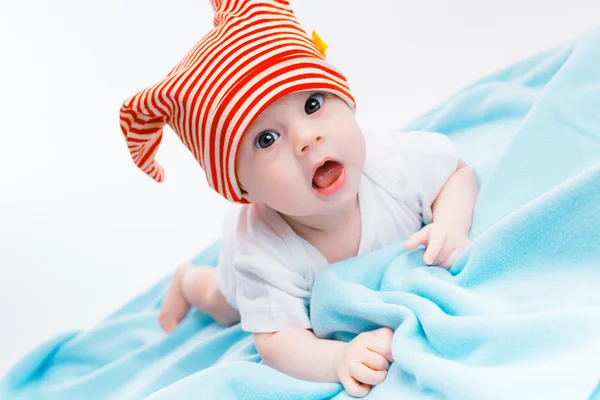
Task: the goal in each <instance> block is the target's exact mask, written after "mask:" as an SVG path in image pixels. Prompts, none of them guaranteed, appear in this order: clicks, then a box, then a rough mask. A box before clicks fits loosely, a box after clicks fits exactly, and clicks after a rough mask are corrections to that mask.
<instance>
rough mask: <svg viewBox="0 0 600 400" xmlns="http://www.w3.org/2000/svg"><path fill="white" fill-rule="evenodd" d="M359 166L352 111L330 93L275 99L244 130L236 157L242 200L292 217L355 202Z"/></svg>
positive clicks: (360, 141)
mask: <svg viewBox="0 0 600 400" xmlns="http://www.w3.org/2000/svg"><path fill="white" fill-rule="evenodd" d="M364 164H365V142H364V137H363V134H362V132H361V130H360V128H359V126H358V124H357V123H356V119H355V118H354V114H353V113H352V111H351V110H350V108H349V107H348V106H347V105H346V103H345V102H344V101H343V100H341V99H340V98H339V97H337V96H335V95H333V94H330V93H315V92H296V93H292V94H289V95H287V96H284V97H282V98H281V99H279V100H277V101H276V102H274V103H273V104H271V105H270V106H269V107H268V108H267V109H266V110H265V111H263V112H262V113H261V114H260V115H259V116H258V118H257V119H256V120H255V121H254V122H253V123H252V125H251V126H250V127H249V128H248V130H247V131H246V133H245V135H244V137H243V139H242V142H241V144H240V147H239V150H238V153H237V155H236V173H237V177H238V180H239V183H240V187H241V188H242V190H243V191H244V192H245V193H244V198H245V199H246V200H248V201H250V202H252V203H255V202H263V203H265V204H266V205H268V206H269V207H271V208H273V209H274V210H276V211H279V212H280V213H283V214H286V215H290V216H296V217H301V216H318V215H331V214H334V213H335V212H338V211H339V209H340V207H346V206H347V205H348V204H349V202H352V201H356V195H357V193H358V186H359V183H360V178H361V175H362V172H363V168H364Z"/></svg>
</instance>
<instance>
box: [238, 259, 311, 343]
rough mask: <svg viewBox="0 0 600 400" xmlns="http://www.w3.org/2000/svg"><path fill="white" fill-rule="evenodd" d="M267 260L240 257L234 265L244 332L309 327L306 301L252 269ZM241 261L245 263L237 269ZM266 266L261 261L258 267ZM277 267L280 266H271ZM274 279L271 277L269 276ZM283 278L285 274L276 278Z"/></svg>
mask: <svg viewBox="0 0 600 400" xmlns="http://www.w3.org/2000/svg"><path fill="white" fill-rule="evenodd" d="M256 261H258V262H261V263H265V262H269V258H268V257H264V255H263V256H261V257H254V260H251V259H249V256H248V257H240V258H239V259H238V260H237V261H236V264H237V266H238V269H237V271H238V274H236V287H237V293H236V300H237V304H238V309H239V312H240V316H241V322H242V329H243V330H244V331H246V332H255V333H256V332H277V331H280V330H282V329H284V328H302V329H310V328H311V323H310V319H309V316H308V307H309V303H308V301H307V300H306V299H305V298H303V297H298V296H294V295H292V294H290V293H289V292H287V291H285V290H283V289H282V288H281V287H280V286H281V285H277V284H276V283H275V284H274V283H272V282H268V281H267V280H266V279H265V278H264V276H260V275H259V274H256V273H254V272H253V269H254V268H253V266H256V264H255V262H256ZM241 264H245V265H244V266H243V267H241V268H240V266H241ZM265 267H266V269H269V267H268V265H266V264H261V268H260V270H264V269H265ZM274 269H277V270H279V269H280V266H274ZM270 278H271V279H273V278H274V277H273V276H270ZM279 279H285V277H279Z"/></svg>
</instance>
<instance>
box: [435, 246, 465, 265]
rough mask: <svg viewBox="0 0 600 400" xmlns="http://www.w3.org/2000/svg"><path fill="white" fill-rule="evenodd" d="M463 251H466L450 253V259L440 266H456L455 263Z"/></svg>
mask: <svg viewBox="0 0 600 400" xmlns="http://www.w3.org/2000/svg"><path fill="white" fill-rule="evenodd" d="M463 250H464V249H461V248H457V249H454V250H453V251H452V253H450V255H449V256H448V258H447V259H446V260H444V262H443V263H441V264H440V266H442V267H445V268H450V267H451V266H452V265H454V261H456V259H457V258H458V256H460V253H462V252H463Z"/></svg>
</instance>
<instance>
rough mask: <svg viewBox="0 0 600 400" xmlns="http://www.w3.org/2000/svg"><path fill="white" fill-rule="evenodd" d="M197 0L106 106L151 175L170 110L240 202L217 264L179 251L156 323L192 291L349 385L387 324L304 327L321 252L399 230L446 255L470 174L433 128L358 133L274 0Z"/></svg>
mask: <svg viewBox="0 0 600 400" xmlns="http://www.w3.org/2000/svg"><path fill="white" fill-rule="evenodd" d="M212 4H213V7H214V9H215V20H214V24H215V28H214V29H213V30H212V31H211V32H210V33H209V34H208V35H207V36H205V37H204V38H203V39H202V40H201V41H200V42H199V43H198V44H197V45H196V46H195V47H194V48H193V49H192V50H191V51H190V52H188V54H187V55H186V57H185V58H183V59H182V60H181V61H180V62H179V64H177V66H176V67H175V68H174V69H173V70H172V71H171V72H170V73H169V74H168V75H167V77H166V78H165V79H164V80H162V81H161V82H159V83H157V84H156V85H154V86H152V87H149V88H147V89H145V90H143V91H141V92H139V93H138V94H136V95H135V96H133V97H131V98H129V99H128V100H127V101H125V102H124V104H123V106H122V108H121V128H122V130H123V133H124V135H125V137H126V140H127V143H128V145H129V150H130V152H131V154H132V157H133V159H134V161H135V163H136V164H137V165H138V166H139V167H140V168H141V169H142V170H143V171H145V172H146V173H147V174H148V175H150V176H151V177H152V178H154V179H155V180H157V181H159V182H160V181H162V179H163V172H162V168H161V167H160V166H159V165H158V164H157V163H156V161H155V160H154V156H155V154H156V151H157V148H158V145H159V144H160V140H161V137H162V129H163V127H164V125H165V124H169V126H171V128H172V129H173V130H174V131H175V132H176V133H177V134H178V136H179V137H180V139H181V140H182V142H183V143H184V144H185V145H186V146H187V147H188V148H189V149H190V151H191V152H192V153H193V155H194V156H195V158H196V159H197V160H198V162H199V163H200V165H201V166H202V167H203V169H204V171H205V173H206V176H207V179H208V182H209V184H210V185H211V187H212V188H213V189H215V190H216V191H217V192H218V193H220V194H222V195H223V196H224V197H225V198H226V199H228V200H230V201H232V202H234V203H239V205H237V206H235V207H233V208H232V210H231V212H229V214H228V215H227V217H226V218H225V222H224V225H223V232H222V241H221V252H220V257H219V261H218V266H217V268H213V267H209V266H206V267H199V266H192V265H190V264H185V265H183V266H181V267H180V268H179V269H178V270H177V271H176V272H175V275H174V277H173V279H172V281H171V283H170V285H169V287H168V289H167V293H166V295H165V298H164V301H163V303H162V307H161V310H160V316H159V322H160V325H161V327H162V328H163V329H164V330H165V331H166V332H171V331H172V330H173V329H174V328H175V327H176V325H177V324H178V323H179V322H180V321H181V320H182V319H183V318H184V316H185V315H186V313H187V311H188V310H189V308H190V307H191V306H194V307H197V308H198V309H200V310H202V311H204V312H206V313H208V314H210V315H211V316H212V317H214V319H215V320H217V321H219V322H221V323H223V324H225V325H231V324H234V323H237V322H239V321H241V326H242V329H244V330H245V331H248V332H252V333H254V338H255V344H256V349H257V351H258V353H259V354H260V356H261V357H262V359H263V361H264V362H265V363H266V364H267V365H269V366H271V367H273V368H275V369H277V370H279V371H282V372H284V373H287V374H289V375H291V376H294V377H297V378H300V379H305V380H312V381H324V382H340V383H342V384H343V386H344V388H345V389H346V390H347V391H348V393H349V394H351V395H353V396H364V395H366V394H367V393H368V392H369V391H370V390H371V388H372V387H373V386H374V385H377V384H379V383H381V382H382V381H383V380H384V379H385V376H386V373H387V370H388V367H389V364H390V363H391V362H392V361H393V359H392V355H391V339H392V331H391V330H390V329H389V328H381V329H378V330H375V331H371V332H365V333H362V334H360V335H358V336H357V337H356V338H354V339H353V340H352V341H350V342H349V343H345V342H340V341H333V340H325V339H320V338H317V337H316V336H315V335H314V333H313V332H312V331H311V321H310V318H309V309H308V305H309V300H310V295H311V288H312V285H313V283H314V281H315V279H316V277H317V275H318V273H319V271H321V270H322V269H323V268H325V267H327V266H328V265H329V264H332V263H335V262H338V261H341V260H345V259H348V258H351V257H355V256H357V255H360V254H364V253H367V252H370V251H373V250H375V249H379V248H382V247H384V246H387V245H391V244H394V243H398V242H401V241H406V242H405V247H406V248H407V249H415V248H417V247H418V246H420V245H424V246H426V247H427V250H426V252H425V255H424V262H425V263H426V264H428V265H439V266H443V267H450V266H451V265H452V264H453V262H454V261H455V260H456V258H457V257H458V255H459V254H460V253H461V252H462V251H463V250H464V248H465V247H466V246H467V245H468V243H469V230H470V227H471V219H472V214H473V208H474V204H475V199H476V197H477V181H476V177H475V174H474V173H473V171H472V170H471V169H470V168H469V167H468V166H467V165H465V163H464V162H462V161H461V160H460V159H459V157H458V155H457V153H456V150H455V149H454V147H453V145H452V143H451V142H450V140H449V139H448V138H447V137H446V136H443V135H441V134H437V133H431V132H410V133H404V134H395V135H391V134H390V135H363V133H362V131H361V129H360V128H359V126H358V124H357V122H356V119H355V117H354V111H355V103H354V98H353V97H352V95H351V93H350V90H349V88H348V85H347V82H346V79H345V77H344V76H343V75H342V74H341V73H340V72H339V71H337V70H336V69H335V68H334V67H333V66H331V65H330V64H329V63H327V62H326V61H325V45H324V43H323V42H322V41H321V40H320V39H319V38H318V36H315V35H313V38H312V39H311V38H309V37H308V36H307V35H306V33H305V32H304V31H303V30H302V29H301V27H300V25H299V24H298V21H297V20H296V18H295V16H294V14H293V12H292V10H291V8H290V5H289V4H288V1H286V0H264V1H258V0H256V1H254V0H213V1H212ZM423 223H425V227H424V228H423V229H421V227H422V226H423ZM407 239H408V240H407ZM290 360H293V362H290Z"/></svg>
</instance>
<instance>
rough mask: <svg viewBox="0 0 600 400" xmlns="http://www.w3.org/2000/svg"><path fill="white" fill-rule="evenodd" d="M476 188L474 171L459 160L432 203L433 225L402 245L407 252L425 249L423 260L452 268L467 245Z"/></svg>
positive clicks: (476, 193) (430, 263) (476, 192)
mask: <svg viewBox="0 0 600 400" xmlns="http://www.w3.org/2000/svg"><path fill="white" fill-rule="evenodd" d="M477 195H478V187H477V176H476V175H475V172H474V171H473V170H472V169H471V168H470V167H469V166H468V165H467V164H465V163H464V162H463V161H462V160H460V161H459V163H458V167H457V168H456V171H455V172H454V173H453V174H452V175H451V176H450V178H448V180H447V181H446V183H445V184H444V186H443V187H442V189H441V191H440V192H439V194H438V195H437V197H436V199H435V201H434V202H433V204H432V206H431V209H432V212H433V222H432V223H431V224H429V225H427V226H426V227H424V228H423V229H421V230H420V231H419V232H417V233H415V234H414V235H412V236H411V237H410V238H409V240H408V241H407V242H406V243H405V244H404V247H405V248H406V249H409V250H413V249H416V248H417V247H418V246H419V245H424V246H426V247H427V250H426V251H425V255H424V256H423V261H424V262H425V263H426V264H429V265H440V266H442V267H447V268H449V267H451V266H452V264H454V261H455V260H456V259H457V258H458V256H459V255H460V253H462V251H463V250H464V249H465V248H466V247H467V246H468V244H469V242H470V240H469V232H470V230H471V223H472V221H473V210H474V209H475V202H476V200H477Z"/></svg>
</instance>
